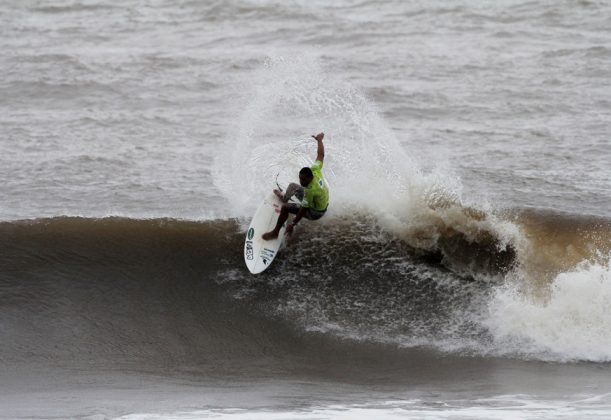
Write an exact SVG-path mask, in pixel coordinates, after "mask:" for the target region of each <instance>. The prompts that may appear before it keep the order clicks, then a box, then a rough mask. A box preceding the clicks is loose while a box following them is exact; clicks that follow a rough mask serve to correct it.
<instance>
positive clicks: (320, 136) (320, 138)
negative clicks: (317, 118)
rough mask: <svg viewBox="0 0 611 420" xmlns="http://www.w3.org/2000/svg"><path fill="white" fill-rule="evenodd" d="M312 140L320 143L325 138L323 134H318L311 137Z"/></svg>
mask: <svg viewBox="0 0 611 420" xmlns="http://www.w3.org/2000/svg"><path fill="white" fill-rule="evenodd" d="M312 137H313V138H314V140H316V141H321V140H322V139H323V138H324V137H325V133H318V134H316V135H315V136H314V135H313V136H312Z"/></svg>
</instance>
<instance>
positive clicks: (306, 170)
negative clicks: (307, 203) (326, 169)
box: [299, 167, 314, 179]
mask: <svg viewBox="0 0 611 420" xmlns="http://www.w3.org/2000/svg"><path fill="white" fill-rule="evenodd" d="M299 175H303V176H305V177H306V178H307V179H312V178H314V174H313V173H312V170H311V169H310V168H307V167H306V168H301V171H299Z"/></svg>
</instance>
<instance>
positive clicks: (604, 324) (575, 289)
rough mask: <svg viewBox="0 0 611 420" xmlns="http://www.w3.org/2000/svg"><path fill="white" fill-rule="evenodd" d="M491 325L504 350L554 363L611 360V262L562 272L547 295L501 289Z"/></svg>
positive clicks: (509, 287)
mask: <svg viewBox="0 0 611 420" xmlns="http://www.w3.org/2000/svg"><path fill="white" fill-rule="evenodd" d="M489 310H490V313H489V318H488V320H487V321H486V325H487V327H488V329H489V331H490V332H491V334H493V336H494V340H495V347H496V351H497V352H498V353H502V354H517V355H521V356H526V357H531V358H537V359H542V360H554V361H561V362H566V361H592V362H608V361H611V334H610V331H611V266H610V265H609V263H607V264H597V263H591V262H583V263H581V264H580V265H579V266H577V267H575V269H573V270H571V271H568V272H564V273H561V274H558V275H557V276H556V278H555V279H554V281H553V282H552V284H551V285H550V290H549V296H548V297H547V299H545V300H543V301H541V299H537V298H534V297H533V296H532V295H528V294H524V293H522V292H521V291H520V290H519V289H518V288H517V287H516V286H515V285H513V284H508V285H507V286H504V287H499V288H498V289H497V290H496V295H495V296H494V298H493V300H492V301H491V302H490V306H489Z"/></svg>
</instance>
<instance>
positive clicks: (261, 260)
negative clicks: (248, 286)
mask: <svg viewBox="0 0 611 420" xmlns="http://www.w3.org/2000/svg"><path fill="white" fill-rule="evenodd" d="M281 207H282V201H280V199H279V198H278V197H276V195H275V194H273V193H272V194H270V195H269V196H267V197H266V198H265V200H263V203H261V205H260V206H259V208H258V209H257V211H256V212H255V215H254V216H253V218H252V221H251V222H250V226H249V227H248V230H247V231H246V239H245V241H244V261H245V262H246V266H247V267H248V269H249V270H250V272H251V273H253V274H257V273H261V272H262V271H264V270H265V269H266V268H267V267H269V266H270V265H271V263H272V261H274V258H275V257H276V254H277V253H278V249H280V246H281V245H282V241H283V240H284V232H285V227H286V223H285V225H284V226H282V229H280V234H279V235H278V237H277V238H276V239H272V240H269V241H266V240H263V238H261V235H263V234H264V233H265V232H269V231H270V230H272V229H273V228H274V227H275V226H276V222H277V220H278V216H279V215H280V209H281Z"/></svg>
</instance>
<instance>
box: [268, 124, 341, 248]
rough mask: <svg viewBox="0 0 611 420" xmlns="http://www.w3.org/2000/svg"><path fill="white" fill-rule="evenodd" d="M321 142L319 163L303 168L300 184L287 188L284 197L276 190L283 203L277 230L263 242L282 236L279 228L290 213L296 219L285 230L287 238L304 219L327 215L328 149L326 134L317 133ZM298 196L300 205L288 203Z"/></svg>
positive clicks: (319, 144)
mask: <svg viewBox="0 0 611 420" xmlns="http://www.w3.org/2000/svg"><path fill="white" fill-rule="evenodd" d="M312 137H313V138H314V139H315V140H316V142H317V143H318V149H317V151H316V161H315V162H314V165H312V166H311V167H309V168H308V167H305V168H301V170H300V171H299V184H295V183H294V182H292V183H290V184H289V185H288V187H287V188H286V192H285V193H284V194H282V192H281V191H279V190H274V194H276V195H277V196H278V198H280V199H281V200H282V201H283V202H284V204H283V205H282V209H281V210H280V216H278V222H277V223H276V227H275V228H274V230H271V231H269V232H266V233H264V234H263V236H262V237H263V239H265V240H269V239H275V238H277V237H278V234H279V233H280V229H281V228H282V225H284V222H286V220H287V219H288V217H289V214H294V215H295V218H294V219H293V221H292V222H291V223H289V225H288V226H287V227H286V233H287V235H290V234H291V233H292V232H293V228H294V227H295V226H297V223H299V221H300V220H301V219H302V218H304V217H305V218H306V219H308V220H318V219H320V218H321V217H323V216H324V215H325V212H326V211H327V206H328V205H329V186H328V185H327V182H326V181H325V179H324V176H323V174H322V162H323V160H324V158H325V146H324V145H323V143H322V139H323V138H324V137H325V134H324V133H318V134H317V135H315V136H312ZM292 196H295V197H297V198H298V199H299V201H301V204H297V203H288V201H289V199H290V198H291V197H292Z"/></svg>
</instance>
